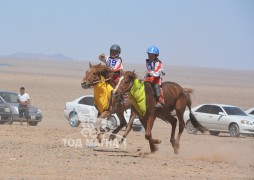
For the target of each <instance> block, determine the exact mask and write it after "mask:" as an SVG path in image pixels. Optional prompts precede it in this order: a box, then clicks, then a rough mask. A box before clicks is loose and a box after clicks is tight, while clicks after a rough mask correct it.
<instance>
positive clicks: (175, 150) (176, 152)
mask: <svg viewBox="0 0 254 180" xmlns="http://www.w3.org/2000/svg"><path fill="white" fill-rule="evenodd" d="M179 151H180V147H179V146H178V147H174V152H175V154H179Z"/></svg>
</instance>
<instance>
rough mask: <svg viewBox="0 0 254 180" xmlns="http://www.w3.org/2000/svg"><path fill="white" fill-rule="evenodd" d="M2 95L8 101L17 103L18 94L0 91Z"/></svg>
mask: <svg viewBox="0 0 254 180" xmlns="http://www.w3.org/2000/svg"><path fill="white" fill-rule="evenodd" d="M0 96H1V97H2V98H3V99H4V100H5V102H8V103H17V99H18V94H16V93H10V92H0Z"/></svg>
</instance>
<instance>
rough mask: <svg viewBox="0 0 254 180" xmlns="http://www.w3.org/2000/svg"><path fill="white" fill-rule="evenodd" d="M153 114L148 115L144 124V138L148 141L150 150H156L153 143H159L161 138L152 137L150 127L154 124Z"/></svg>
mask: <svg viewBox="0 0 254 180" xmlns="http://www.w3.org/2000/svg"><path fill="white" fill-rule="evenodd" d="M154 120H155V116H150V117H148V120H147V125H146V132H145V138H146V140H148V141H149V145H150V149H151V152H152V153H153V152H155V151H157V150H158V148H157V147H156V146H155V144H160V143H161V140H159V139H153V138H152V132H151V131H152V128H153V124H154Z"/></svg>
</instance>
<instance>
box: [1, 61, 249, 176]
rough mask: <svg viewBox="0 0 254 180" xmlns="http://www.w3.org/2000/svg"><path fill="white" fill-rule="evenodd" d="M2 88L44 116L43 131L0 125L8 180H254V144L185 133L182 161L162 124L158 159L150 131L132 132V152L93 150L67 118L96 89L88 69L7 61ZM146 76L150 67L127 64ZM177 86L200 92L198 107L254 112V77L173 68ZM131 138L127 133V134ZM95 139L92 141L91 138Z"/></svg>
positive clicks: (128, 148)
mask: <svg viewBox="0 0 254 180" xmlns="http://www.w3.org/2000/svg"><path fill="white" fill-rule="evenodd" d="M1 63H8V64H10V66H3V67H0V89H1V90H9V91H14V92H19V87H21V86H24V87H26V90H27V92H28V93H29V95H30V97H31V102H32V104H34V105H36V106H39V107H40V109H41V110H42V113H43V119H42V122H41V123H39V124H38V125H37V126H35V127H31V126H26V125H24V126H21V125H20V123H18V122H16V123H14V124H13V125H11V126H10V125H1V126H0V179H211V180H213V179H254V155H253V154H254V137H246V136H241V137H239V138H232V137H230V136H229V134H226V133H225V134H221V135H220V136H218V137H215V136H211V135H209V134H208V133H206V134H204V135H202V134H200V133H199V134H197V135H190V134H188V133H187V132H186V130H185V131H184V133H183V135H182V138H181V144H180V146H181V149H180V154H178V155H175V154H174V152H173V149H172V147H171V144H170V139H169V138H170V132H171V126H170V125H169V124H167V123H165V122H163V121H161V120H160V119H156V122H155V125H154V128H153V136H154V137H156V138H159V139H161V140H162V143H161V144H160V145H159V146H158V148H159V151H158V152H156V153H155V154H151V153H150V149H149V144H148V142H147V141H146V140H145V137H144V132H133V131H132V132H131V133H130V134H129V136H128V137H127V140H126V142H125V144H124V146H123V147H122V146H121V147H119V148H115V147H111V146H110V147H109V146H106V145H105V146H102V147H100V146H97V147H96V146H90V145H89V146H88V144H87V141H86V138H85V137H84V135H83V134H82V129H83V128H82V126H79V127H77V128H72V127H70V126H69V124H68V122H67V120H66V119H65V118H64V115H63V110H64V107H65V102H67V101H71V100H74V99H75V98H77V97H80V96H81V95H84V94H91V93H92V90H83V89H82V88H81V86H80V81H81V79H82V77H83V74H84V72H85V70H86V69H87V67H88V63H87V62H75V61H74V62H67V61H66V62H57V61H54V62H49V61H41V62H39V61H23V60H22V61H19V60H12V59H8V60H6V59H0V64H1ZM125 69H128V70H133V69H136V72H137V73H138V74H139V75H140V76H142V75H143V74H144V71H145V69H144V66H142V65H141V66H140V65H125ZM165 69H166V73H167V76H166V77H165V78H164V81H166V80H170V81H174V82H177V83H179V84H180V85H182V86H183V87H188V88H192V89H194V94H193V95H192V100H193V107H194V106H196V105H198V104H200V103H210V102H211V103H225V104H232V105H236V106H239V107H241V108H242V109H243V110H246V109H248V108H250V107H253V106H254V105H253V100H254V80H253V77H254V71H240V70H224V69H208V68H190V67H177V66H168V67H166V68H165ZM123 133H124V131H120V133H119V134H120V135H122V134H123ZM88 137H89V136H88Z"/></svg>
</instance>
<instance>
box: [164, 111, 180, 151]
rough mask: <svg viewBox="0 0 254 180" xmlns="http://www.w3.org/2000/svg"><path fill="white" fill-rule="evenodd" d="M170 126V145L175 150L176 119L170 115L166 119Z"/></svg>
mask: <svg viewBox="0 0 254 180" xmlns="http://www.w3.org/2000/svg"><path fill="white" fill-rule="evenodd" d="M166 120H167V121H168V122H169V123H170V124H171V126H172V130H171V136H170V143H171V145H172V147H173V148H174V149H175V145H176V144H175V142H176V140H175V132H176V125H177V119H176V118H175V117H174V116H173V115H170V116H169V117H168V118H167V119H166Z"/></svg>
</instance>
